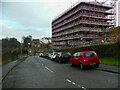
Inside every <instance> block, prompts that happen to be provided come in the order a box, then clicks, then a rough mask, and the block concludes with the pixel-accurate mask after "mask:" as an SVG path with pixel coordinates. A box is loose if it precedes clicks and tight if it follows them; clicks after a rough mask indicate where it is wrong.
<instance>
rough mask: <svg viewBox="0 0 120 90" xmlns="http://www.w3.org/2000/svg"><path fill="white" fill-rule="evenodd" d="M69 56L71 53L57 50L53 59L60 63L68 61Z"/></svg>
mask: <svg viewBox="0 0 120 90" xmlns="http://www.w3.org/2000/svg"><path fill="white" fill-rule="evenodd" d="M70 58H71V54H70V53H69V52H59V53H57V55H56V58H55V61H56V62H59V63H62V62H69V61H70Z"/></svg>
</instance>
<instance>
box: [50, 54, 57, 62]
mask: <svg viewBox="0 0 120 90" xmlns="http://www.w3.org/2000/svg"><path fill="white" fill-rule="evenodd" d="M56 55H57V52H52V53H51V55H50V59H51V60H53V61H54V60H55V58H56Z"/></svg>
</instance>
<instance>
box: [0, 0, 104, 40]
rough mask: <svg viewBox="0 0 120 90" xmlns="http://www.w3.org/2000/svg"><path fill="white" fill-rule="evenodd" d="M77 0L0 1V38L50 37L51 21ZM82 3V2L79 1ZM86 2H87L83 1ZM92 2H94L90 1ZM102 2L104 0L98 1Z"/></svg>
mask: <svg viewBox="0 0 120 90" xmlns="http://www.w3.org/2000/svg"><path fill="white" fill-rule="evenodd" d="M78 1H79V0H1V2H0V11H2V14H0V28H1V29H2V31H0V32H1V33H2V35H0V39H1V38H5V37H9V38H11V37H15V38H17V39H18V40H19V41H21V39H22V36H28V35H31V36H32V37H33V38H39V39H40V38H42V37H51V36H52V35H51V34H52V28H51V22H52V20H53V19H54V18H55V17H56V16H58V15H60V14H61V13H62V12H63V11H65V10H66V9H68V8H69V7H70V6H71V5H73V4H74V3H76V2H78ZM81 1H82V0H81ZM83 1H88V0H83ZM92 1H94V0H92ZM99 1H104V0H99Z"/></svg>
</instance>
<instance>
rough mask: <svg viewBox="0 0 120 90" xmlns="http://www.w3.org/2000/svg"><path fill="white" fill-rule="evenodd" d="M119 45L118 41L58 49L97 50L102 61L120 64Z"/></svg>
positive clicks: (75, 50) (70, 50) (71, 51)
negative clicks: (119, 62)
mask: <svg viewBox="0 0 120 90" xmlns="http://www.w3.org/2000/svg"><path fill="white" fill-rule="evenodd" d="M119 47H120V42H116V43H109V44H101V45H93V46H84V47H75V48H67V49H59V50H57V51H68V52H70V53H71V54H74V53H75V52H81V51H95V52H96V53H97V55H98V57H99V58H101V59H100V60H101V63H104V64H110V65H111V64H112V65H118V62H117V61H120V55H119V53H120V50H119ZM109 58H111V59H109ZM112 60H113V61H112Z"/></svg>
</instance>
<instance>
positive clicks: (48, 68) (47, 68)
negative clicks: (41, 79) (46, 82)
mask: <svg viewBox="0 0 120 90" xmlns="http://www.w3.org/2000/svg"><path fill="white" fill-rule="evenodd" d="M45 68H46V69H47V70H49V71H50V72H53V71H52V70H50V69H49V68H48V67H46V66H45Z"/></svg>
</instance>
